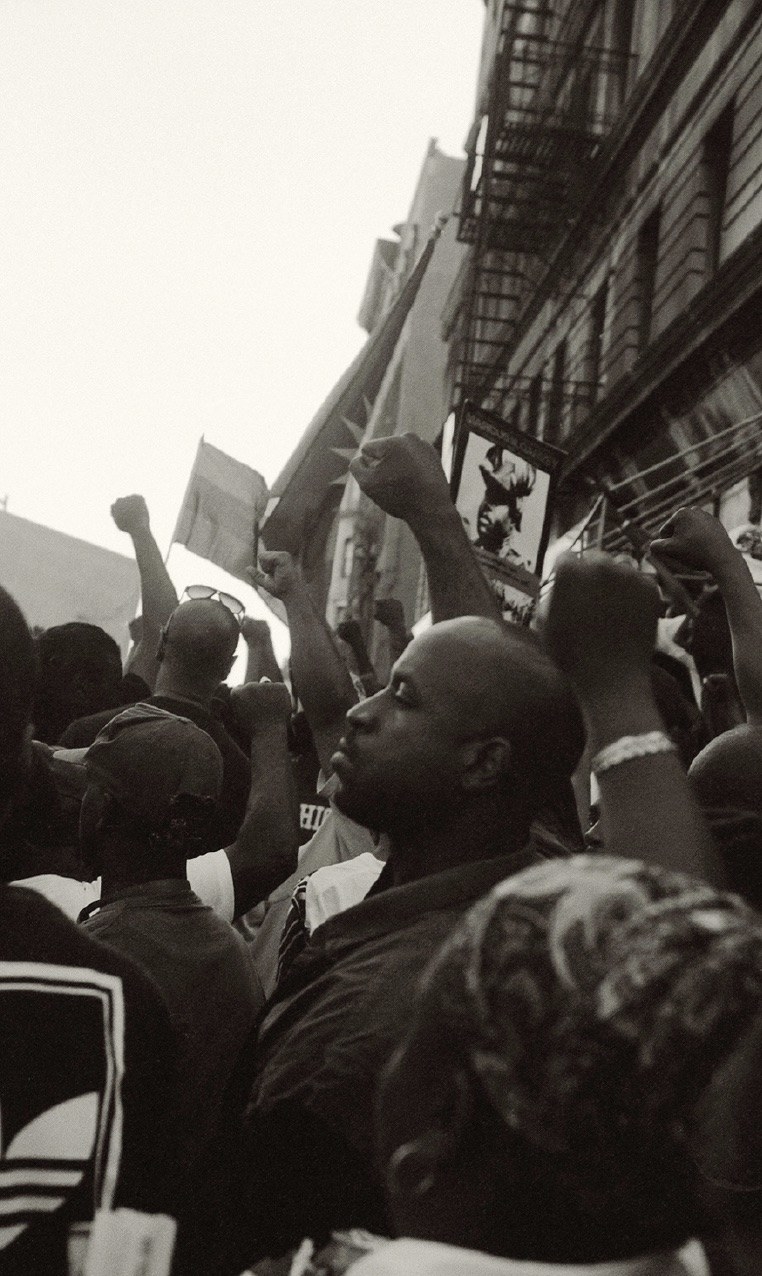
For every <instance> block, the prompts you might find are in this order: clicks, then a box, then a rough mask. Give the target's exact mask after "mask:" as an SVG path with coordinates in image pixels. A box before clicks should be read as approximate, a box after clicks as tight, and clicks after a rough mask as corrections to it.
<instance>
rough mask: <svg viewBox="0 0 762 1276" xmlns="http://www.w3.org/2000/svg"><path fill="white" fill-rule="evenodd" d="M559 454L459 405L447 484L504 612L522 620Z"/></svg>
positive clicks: (531, 595)
mask: <svg viewBox="0 0 762 1276" xmlns="http://www.w3.org/2000/svg"><path fill="white" fill-rule="evenodd" d="M564 458H565V453H564V452H562V451H561V450H560V449H559V448H556V447H552V446H551V445H550V444H548V443H543V442H541V441H540V440H539V439H535V438H532V437H531V435H528V434H524V433H522V432H521V431H520V430H517V429H516V428H515V427H514V426H511V425H509V424H508V423H507V422H505V421H503V420H502V419H501V418H500V417H499V416H496V415H495V414H494V413H492V412H486V411H484V410H483V409H482V408H478V407H476V406H475V405H474V404H472V403H468V402H466V403H464V404H463V406H462V408H461V412H460V419H459V421H458V428H457V432H456V436H455V449H454V455H453V467H452V475H451V479H450V490H451V493H452V499H453V501H454V503H455V506H456V508H457V510H458V512H459V514H460V516H461V518H462V519H463V525H464V527H465V528H466V531H467V532H468V535H469V539H470V540H471V544H472V545H473V548H474V552H475V554H476V556H477V558H478V559H479V561H480V563H481V565H482V567H483V569H484V572H485V575H486V576H487V578H488V580H489V581H490V582H491V584H492V587H493V589H494V591H495V593H496V595H497V597H498V598H499V599H500V601H501V604H502V607H503V613H504V615H506V618H508V619H512V620H517V621H521V622H523V623H526V622H527V621H528V619H529V617H530V615H531V611H532V607H533V604H534V600H535V598H536V596H537V592H538V589H539V581H540V574H541V572H542V562H543V557H544V555H545V550H546V548H547V544H548V537H549V534H550V521H551V517H552V512H553V497H554V494H555V488H556V483H557V479H558V472H559V470H560V467H561V465H562V463H563V461H564Z"/></svg>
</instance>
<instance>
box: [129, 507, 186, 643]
mask: <svg viewBox="0 0 762 1276" xmlns="http://www.w3.org/2000/svg"><path fill="white" fill-rule="evenodd" d="M131 535H132V543H133V545H134V547H135V561H136V563H137V565H138V571H139V573H140V596H141V600H142V604H141V605H142V611H143V624H144V626H145V625H148V626H150V627H152V628H153V629H154V631H155V632H158V631H159V630H160V629H161V627H162V626H163V625H166V623H167V621H168V620H169V618H170V616H171V615H172V612H173V611H174V610H175V607H176V606H177V591H176V590H175V587H174V585H173V584H172V581H171V579H170V576H169V572H168V571H167V569H166V567H165V565H164V560H163V558H162V556H161V553H160V551H159V547H158V545H157V544H156V541H155V540H154V537H153V533H152V531H151V529H150V528H148V527H147V528H141V529H140V530H139V531H135V532H133V533H132V534H131Z"/></svg>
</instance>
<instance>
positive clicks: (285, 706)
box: [230, 680, 291, 731]
mask: <svg viewBox="0 0 762 1276" xmlns="http://www.w3.org/2000/svg"><path fill="white" fill-rule="evenodd" d="M230 703H231V704H232V706H233V711H234V713H235V715H236V717H237V718H238V721H239V722H240V723H241V725H242V726H244V727H246V728H247V729H248V730H250V731H257V730H261V729H262V728H263V727H266V726H271V725H273V724H277V723H279V722H288V720H289V718H290V717H291V693H290V691H289V689H288V687H287V686H286V684H285V683H284V682H268V681H267V680H264V681H263V682H246V683H244V685H243V686H242V687H233V690H232V691H231V692H230Z"/></svg>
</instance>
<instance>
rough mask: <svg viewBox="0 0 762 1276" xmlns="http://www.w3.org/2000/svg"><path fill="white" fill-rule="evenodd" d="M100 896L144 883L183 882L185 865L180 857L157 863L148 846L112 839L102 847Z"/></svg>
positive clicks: (113, 893)
mask: <svg viewBox="0 0 762 1276" xmlns="http://www.w3.org/2000/svg"><path fill="white" fill-rule="evenodd" d="M102 863H103V872H102V875H101V896H102V897H105V896H107V895H116V894H119V892H120V891H124V890H129V889H130V888H131V887H133V886H145V885H146V884H147V883H148V882H166V881H178V882H181V881H182V882H184V881H187V875H186V863H187V861H186V860H185V859H183V858H181V857H177V858H175V859H173V860H169V859H162V860H159V861H157V857H156V853H155V852H154V851H153V850H152V849H151V847H150V846H142V845H139V844H137V843H135V842H125V841H124V840H123V839H117V838H115V839H113V840H112V841H110V842H109V844H108V845H107V846H105V847H103V848H102Z"/></svg>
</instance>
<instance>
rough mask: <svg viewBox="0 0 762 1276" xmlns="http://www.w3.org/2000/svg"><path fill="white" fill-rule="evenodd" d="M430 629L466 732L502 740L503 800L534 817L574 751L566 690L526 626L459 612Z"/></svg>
mask: <svg viewBox="0 0 762 1276" xmlns="http://www.w3.org/2000/svg"><path fill="white" fill-rule="evenodd" d="M437 631H439V636H440V638H442V639H445V640H447V638H449V639H450V641H451V642H452V656H451V660H452V664H453V672H454V675H455V681H456V684H459V685H456V686H455V688H454V691H453V694H454V695H455V696H456V697H461V698H462V711H463V718H464V722H468V720H469V719H470V721H471V723H472V725H473V730H474V734H485V733H489V732H494V733H495V734H502V735H505V736H506V737H507V739H508V740H509V742H510V766H509V771H508V774H507V776H506V782H507V788H508V789H509V792H510V796H511V800H512V801H514V802H520V801H525V802H526V804H527V807H528V809H529V811H530V813H531V815H532V816H534V815H535V814H537V813H538V812H539V811H540V809H541V808H542V807H543V806H545V805H546V803H548V802H549V801H552V800H553V799H554V797H555V796H556V794H557V790H558V787H559V786H561V785H564V784H565V783H566V782H567V781H568V780H569V778H570V776H571V775H572V773H573V772H574V770H575V768H576V766H577V764H578V762H579V759H580V757H581V755H582V750H583V748H584V743H585V732H584V727H583V724H582V717H581V714H580V711H579V706H578V705H577V701H576V699H575V697H574V694H573V692H572V690H571V687H570V686H569V684H568V682H567V680H566V678H565V677H564V675H563V674H562V673H561V672H560V670H559V669H558V668H557V666H556V665H555V664H554V662H553V661H552V660H551V658H550V656H549V655H548V654H547V652H546V651H545V650H544V648H543V646H542V643H541V642H540V641H539V639H538V638H537V636H536V635H535V634H534V633H532V632H531V631H530V630H528V629H524V628H522V627H520V626H518V625H511V624H501V623H500V622H498V621H492V620H487V619H482V618H477V617H463V618H461V619H459V620H454V621H448V622H445V623H444V624H442V625H439V626H436V627H435V629H433V630H430V631H429V634H431V635H435V634H436V633H437ZM426 636H427V637H428V635H426Z"/></svg>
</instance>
